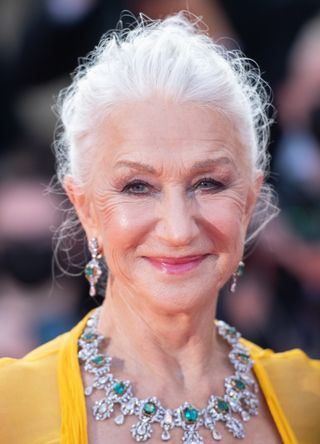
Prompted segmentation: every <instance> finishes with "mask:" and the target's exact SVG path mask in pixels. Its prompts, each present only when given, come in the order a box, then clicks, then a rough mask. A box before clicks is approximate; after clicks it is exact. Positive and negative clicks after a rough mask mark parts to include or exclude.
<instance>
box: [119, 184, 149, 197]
mask: <svg viewBox="0 0 320 444" xmlns="http://www.w3.org/2000/svg"><path fill="white" fill-rule="evenodd" d="M122 191H123V192H125V193H128V194H147V193H148V192H149V191H150V186H149V185H148V184H147V183H145V182H142V181H135V182H130V183H128V184H127V185H126V186H125V187H124V188H123V190H122Z"/></svg>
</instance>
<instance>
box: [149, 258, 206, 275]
mask: <svg viewBox="0 0 320 444" xmlns="http://www.w3.org/2000/svg"><path fill="white" fill-rule="evenodd" d="M205 257H206V255H198V256H184V257H147V258H146V259H147V260H148V261H149V262H150V263H151V264H152V265H153V266H154V267H156V268H158V270H161V271H163V272H165V273H169V274H180V273H186V272H187V271H190V270H193V269H194V268H196V267H197V266H198V265H199V264H200V263H201V262H202V261H203V259H204V258H205Z"/></svg>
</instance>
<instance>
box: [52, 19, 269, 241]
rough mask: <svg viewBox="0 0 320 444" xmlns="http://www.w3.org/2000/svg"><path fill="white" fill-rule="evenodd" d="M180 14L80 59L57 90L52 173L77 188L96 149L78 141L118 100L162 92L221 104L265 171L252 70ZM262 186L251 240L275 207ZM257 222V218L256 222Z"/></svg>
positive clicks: (263, 117) (258, 87) (259, 84)
mask: <svg viewBox="0 0 320 444" xmlns="http://www.w3.org/2000/svg"><path fill="white" fill-rule="evenodd" d="M198 23H199V20H197V19H194V18H193V19H192V18H190V16H188V15H187V14H186V13H184V12H181V13H178V14H176V15H174V16H170V17H168V18H165V19H164V20H156V21H152V20H149V19H146V18H145V17H144V16H143V15H140V18H139V19H137V23H136V26H135V28H134V29H131V30H121V29H120V30H118V31H113V32H111V33H108V34H106V35H105V36H103V38H102V39H101V42H100V44H99V45H98V46H97V47H96V48H95V49H94V50H93V52H92V53H90V54H89V56H88V57H87V58H86V59H85V60H83V63H82V64H81V65H80V66H79V67H78V69H77V70H76V72H75V75H74V77H73V82H72V84H71V86H70V87H69V88H67V89H65V90H63V91H62V92H61V93H60V96H59V98H58V104H57V105H58V112H59V116H60V119H61V125H60V127H59V131H58V134H57V140H56V142H55V150H56V156H57V162H58V179H59V180H60V182H61V183H62V184H63V179H64V176H65V175H66V174H70V175H71V176H72V177H73V179H74V181H75V182H76V183H77V184H79V185H80V186H82V187H84V186H85V184H86V183H87V181H88V179H89V178H90V174H92V172H91V171H90V167H91V162H90V159H92V156H93V153H91V152H90V151H92V150H95V149H96V147H95V146H93V145H94V144H92V146H91V147H90V146H89V144H85V143H83V140H84V139H85V138H86V137H87V136H90V134H94V131H95V128H96V127H97V125H98V124H99V122H101V121H102V120H103V119H105V118H106V116H107V115H108V114H109V113H110V112H111V111H112V110H113V109H115V108H116V107H117V106H118V105H120V104H123V103H128V102H130V101H137V100H144V99H147V98H149V97H152V96H154V95H155V94H157V95H162V96H163V97H168V98H170V99H171V100H173V101H175V102H176V103H185V102H192V103H197V104H200V105H205V106H209V107H214V108H218V109H221V110H223V112H224V113H226V114H227V115H228V116H229V117H230V118H231V119H232V121H233V122H234V125H235V127H236V129H237V130H238V134H239V137H240V139H241V141H242V143H243V145H244V146H246V147H247V148H248V150H249V155H250V158H251V161H252V167H253V169H254V170H257V171H261V172H262V173H263V174H264V176H265V177H266V176H267V172H268V163H269V162H268V154H267V144H268V138H269V125H270V120H269V118H268V115H267V112H268V108H269V102H268V93H267V89H266V86H265V84H264V82H263V81H262V79H261V77H260V74H259V70H258V68H257V67H256V66H255V65H253V64H252V62H251V61H249V60H248V59H246V58H245V57H244V56H243V55H242V54H241V52H240V51H239V50H233V51H228V50H226V49H224V48H223V47H222V46H221V45H219V44H217V43H214V42H213V41H212V39H211V38H210V37H209V36H208V35H206V34H205V33H204V32H202V31H201V30H200V28H199V26H198ZM271 195H272V193H271V189H270V187H269V186H268V185H266V184H264V186H263V188H262V191H261V194H260V199H258V203H257V206H256V209H255V213H254V216H253V218H252V227H251V229H250V230H249V235H248V238H251V237H252V236H253V235H254V234H255V233H256V232H257V231H258V230H259V229H260V228H261V226H263V225H265V223H266V222H267V221H268V220H270V218H271V217H272V216H273V215H274V214H275V213H276V206H275V205H274V204H273V203H272V199H271ZM257 221H258V222H257Z"/></svg>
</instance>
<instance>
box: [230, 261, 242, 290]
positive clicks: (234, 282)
mask: <svg viewBox="0 0 320 444" xmlns="http://www.w3.org/2000/svg"><path fill="white" fill-rule="evenodd" d="M243 272H244V262H243V261H240V262H239V265H238V268H237V270H236V271H235V273H233V275H232V283H231V287H230V291H231V292H232V293H234V292H235V291H236V289H237V283H238V277H240V276H242V275H243Z"/></svg>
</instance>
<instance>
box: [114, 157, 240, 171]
mask: <svg viewBox="0 0 320 444" xmlns="http://www.w3.org/2000/svg"><path fill="white" fill-rule="evenodd" d="M220 165H234V162H233V160H232V159H229V158H228V157H217V158H216V159H205V160H200V161H197V162H195V163H194V164H193V165H192V166H191V169H192V170H205V169H208V168H212V167H216V166H220ZM115 168H132V169H135V170H137V171H142V172H148V173H151V174H157V170H156V169H155V168H154V167H152V166H151V165H148V164H146V163H143V162H136V161H132V160H119V161H118V162H117V163H116V164H115Z"/></svg>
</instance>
